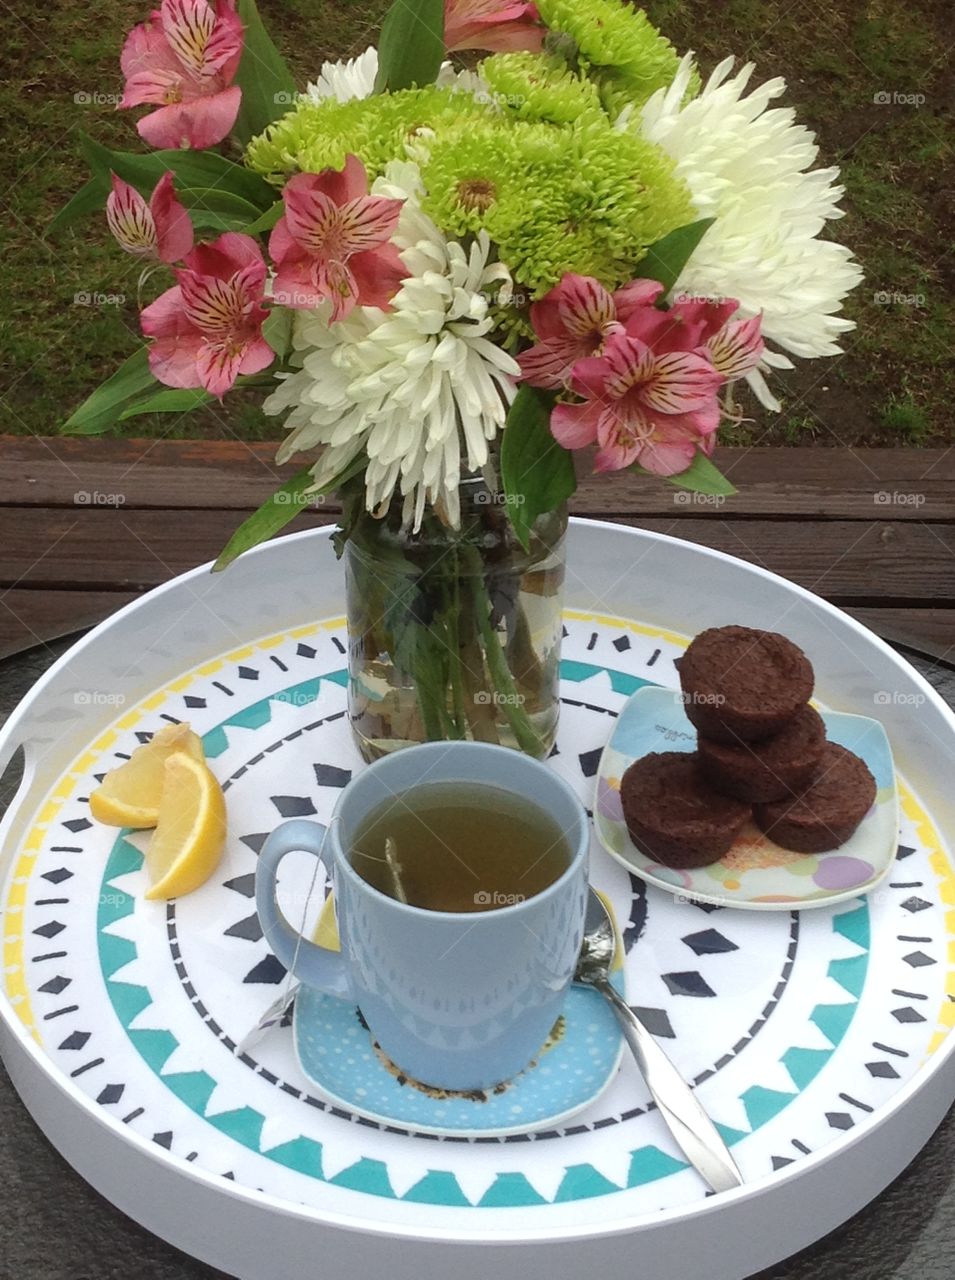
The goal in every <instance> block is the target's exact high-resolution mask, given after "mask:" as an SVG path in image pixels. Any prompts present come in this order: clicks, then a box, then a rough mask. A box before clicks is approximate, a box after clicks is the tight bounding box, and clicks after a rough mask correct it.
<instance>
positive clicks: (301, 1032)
mask: <svg viewBox="0 0 955 1280" xmlns="http://www.w3.org/2000/svg"><path fill="white" fill-rule="evenodd" d="M604 901H605V902H607V905H608V907H610V910H611V914H612V913H613V908H612V906H611V904H610V903H609V900H608V899H606V898H605V899H604ZM329 902H330V899H329V900H327V901H326V909H327V906H328V903H329ZM324 914H325V913H324V912H323V915H324ZM614 932H615V933H616V936H617V957H616V960H615V963H614V972H613V973H612V974H611V981H612V982H613V983H614V985H615V986H616V987H617V989H618V990H619V991H621V992H623V990H624V982H623V968H622V959H621V957H622V956H623V946H622V943H621V941H620V932H619V928H618V926H617V924H616V920H615V921H614ZM323 941H324V942H325V945H329V943H330V942H332V941H333V939H332V938H325V939H323ZM294 1034H295V1050H296V1054H297V1057H298V1062H299V1066H300V1067H301V1069H302V1071H303V1072H304V1073H305V1075H306V1076H307V1077H308V1078H309V1080H311V1082H312V1083H313V1084H314V1085H315V1087H316V1089H317V1090H318V1091H319V1092H320V1093H321V1094H323V1095H324V1096H325V1097H326V1098H328V1099H329V1101H331V1102H332V1103H333V1104H335V1105H337V1106H340V1107H342V1108H343V1109H345V1110H347V1111H349V1112H352V1113H354V1114H357V1115H361V1116H365V1117H366V1118H367V1119H369V1120H374V1121H376V1122H377V1123H379V1124H382V1125H386V1126H396V1125H397V1126H400V1127H401V1128H402V1129H408V1130H411V1131H413V1132H415V1133H431V1134H438V1135H448V1134H453V1135H455V1136H457V1137H459V1138H480V1137H485V1138H491V1137H496V1138H501V1137H505V1136H506V1135H508V1134H514V1133H527V1132H529V1131H532V1130H535V1129H553V1128H555V1127H557V1126H559V1125H561V1124H562V1123H563V1122H564V1121H566V1120H568V1119H570V1117H571V1116H573V1115H576V1114H577V1112H578V1111H582V1110H583V1109H584V1108H585V1107H588V1106H590V1104H591V1103H592V1102H595V1101H596V1100H597V1099H598V1098H599V1097H600V1095H601V1094H602V1093H603V1092H604V1090H605V1089H606V1088H607V1087H608V1085H609V1084H610V1083H611V1081H612V1080H613V1078H614V1076H615V1075H616V1074H617V1068H618V1067H619V1065H620V1059H621V1056H622V1054H623V1049H624V1043H623V1037H622V1035H621V1033H620V1028H619V1026H618V1024H617V1020H616V1018H615V1017H614V1015H613V1012H612V1011H611V1008H610V1006H609V1004H608V1003H607V1001H606V1000H604V999H603V997H602V996H600V995H598V993H597V992H596V991H593V990H592V989H590V988H588V987H582V986H578V985H577V984H576V983H575V984H573V985H572V986H571V987H570V990H569V991H568V993H567V1002H566V1004H565V1006H564V1013H563V1016H562V1018H561V1020H560V1023H559V1024H558V1026H557V1027H556V1028H555V1032H554V1034H553V1035H552V1038H551V1039H550V1040H549V1041H548V1042H547V1044H546V1045H544V1047H543V1048H542V1050H541V1052H540V1053H539V1055H538V1057H537V1058H536V1059H535V1061H534V1062H533V1063H532V1064H531V1065H530V1066H529V1067H528V1068H527V1069H526V1070H525V1071H522V1072H521V1074H520V1075H519V1076H517V1077H515V1078H514V1079H513V1080H509V1081H506V1082H505V1083H504V1084H503V1085H501V1086H499V1087H498V1088H497V1089H489V1090H486V1091H481V1092H475V1093H473V1094H472V1093H447V1092H443V1091H440V1090H436V1089H428V1088H425V1087H423V1086H421V1085H418V1084H416V1083H415V1082H413V1081H411V1080H408V1078H407V1077H406V1076H404V1075H402V1074H401V1073H400V1072H399V1071H398V1069H397V1068H396V1067H395V1066H394V1064H392V1063H390V1062H389V1061H388V1059H387V1058H385V1057H384V1056H383V1055H382V1053H381V1051H380V1050H379V1049H378V1047H377V1045H375V1044H374V1042H373V1040H372V1037H371V1035H370V1034H369V1032H368V1029H367V1027H366V1026H365V1024H364V1023H363V1021H362V1020H361V1018H360V1016H359V1013H358V1010H357V1009H356V1008H355V1006H354V1005H353V1004H352V1003H351V1002H350V1001H348V1000H341V999H337V998H335V997H334V996H327V995H323V994H322V993H320V992H317V991H314V990H312V989H311V988H307V987H303V988H301V989H300V991H299V992H298V994H297V995H296V997H295V1015H294Z"/></svg>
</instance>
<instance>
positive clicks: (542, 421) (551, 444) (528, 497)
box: [501, 386, 577, 550]
mask: <svg viewBox="0 0 955 1280" xmlns="http://www.w3.org/2000/svg"><path fill="white" fill-rule="evenodd" d="M552 407H553V398H552V397H550V396H548V397H546V398H545V397H544V396H542V395H541V394H540V392H538V391H535V390H534V388H533V387H528V386H523V387H521V388H520V390H519V391H518V393H517V395H516V396H515V398H514V403H513V404H512V405H511V407H510V409H509V410H508V414H507V421H506V423H505V424H504V436H503V441H502V444H501V479H502V480H503V482H504V496H505V499H506V501H507V512H508V515H509V517H510V521H511V524H512V525H513V526H514V532H515V533H516V534H517V536H518V538H519V539H520V543H521V546H523V547H524V549H525V550H527V548H528V546H529V545H530V532H531V528H532V526H533V524H534V521H535V520H536V519H537V517H538V516H539V515H543V513H544V512H545V511H553V510H554V508H555V507H557V506H558V505H559V504H560V503H561V502H563V501H564V500H565V499H566V498H569V497H570V495H571V494H572V493H573V492H574V490H575V489H576V487H577V479H576V477H575V475H574V462H573V458H572V457H571V455H570V453H568V451H567V450H566V449H564V448H563V447H562V446H561V445H559V444H558V443H557V441H556V440H555V439H554V437H553V436H552V435H551V433H550V411H551V408H552Z"/></svg>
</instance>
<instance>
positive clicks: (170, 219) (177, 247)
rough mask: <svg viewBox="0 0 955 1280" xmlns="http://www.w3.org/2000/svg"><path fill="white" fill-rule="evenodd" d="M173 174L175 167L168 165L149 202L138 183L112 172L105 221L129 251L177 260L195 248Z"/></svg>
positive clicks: (159, 259)
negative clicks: (139, 188) (136, 184)
mask: <svg viewBox="0 0 955 1280" xmlns="http://www.w3.org/2000/svg"><path fill="white" fill-rule="evenodd" d="M172 177H173V175H172V170H171V169H167V170H166V172H165V173H164V174H163V176H162V177H161V178H160V179H159V181H158V182H157V183H156V186H155V189H154V190H153V193H152V195H151V196H150V197H149V203H148V204H147V203H146V201H145V200H144V199H143V197H142V196H141V195H140V194H139V192H138V191H137V190H136V188H135V187H131V186H130V185H129V183H128V182H124V181H123V180H122V178H118V177H117V176H116V174H115V173H114V174H113V175H112V178H113V189H112V191H111V192H110V193H109V195H108V196H107V197H106V221H107V223H108V225H109V229H110V231H112V233H113V235H114V236H115V237H116V239H117V240H118V241H119V246H120V248H121V249H125V251H126V252H127V253H131V254H133V255H134V256H135V257H137V258H150V259H152V260H153V261H154V262H178V261H179V260H180V258H184V257H185V256H186V254H187V253H188V252H189V250H190V249H191V248H192V242H193V235H192V223H191V222H190V220H189V214H188V213H187V212H186V210H185V208H184V207H183V205H182V204H181V203H180V202H179V200H178V199H177V198H176V192H175V189H174V187H173V185H172Z"/></svg>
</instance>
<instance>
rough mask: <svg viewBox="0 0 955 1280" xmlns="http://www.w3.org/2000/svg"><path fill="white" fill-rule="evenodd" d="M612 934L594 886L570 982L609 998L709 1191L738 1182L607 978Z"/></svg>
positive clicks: (725, 1153)
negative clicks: (579, 983)
mask: <svg viewBox="0 0 955 1280" xmlns="http://www.w3.org/2000/svg"><path fill="white" fill-rule="evenodd" d="M615 947H616V938H615V935H614V930H613V923H612V921H611V919H610V915H609V914H608V912H607V908H606V907H605V906H604V904H603V902H601V900H600V898H599V896H598V895H597V893H595V891H594V890H593V889H591V890H590V892H589V896H588V899H587V915H586V918H585V921H584V941H583V945H582V946H581V949H580V959H579V960H578V961H577V972H576V973H575V974H574V981H575V982H581V983H583V984H584V985H585V986H590V987H593V988H594V989H595V990H596V991H599V992H600V994H601V995H602V996H604V997H605V998H606V999H607V1000H609V1002H610V1005H611V1008H612V1009H613V1011H614V1013H615V1014H616V1015H617V1021H618V1022H619V1023H620V1026H621V1029H622V1030H623V1034H624V1036H625V1038H626V1041H627V1043H628V1044H629V1046H630V1048H631V1049H632V1050H633V1056H634V1057H635V1058H636V1060H637V1065H638V1066H639V1068H640V1071H641V1073H642V1075H643V1078H644V1080H645V1081H646V1084H647V1088H648V1089H649V1090H650V1093H651V1094H652V1096H653V1100H654V1102H655V1103H656V1104H657V1106H658V1107H659V1108H660V1114H661V1116H663V1119H664V1120H665V1121H666V1123H667V1127H668V1128H669V1130H670V1132H671V1133H672V1134H673V1137H674V1138H675V1139H676V1141H677V1143H678V1144H679V1146H680V1149H681V1150H682V1151H683V1153H684V1154H685V1155H686V1157H687V1159H688V1160H689V1161H690V1163H691V1164H692V1165H693V1167H694V1169H696V1171H697V1173H698V1174H699V1175H700V1177H701V1178H702V1179H703V1181H704V1182H706V1183H708V1185H709V1186H711V1187H712V1188H713V1190H714V1191H729V1190H731V1189H732V1188H733V1187H739V1186H741V1185H742V1182H743V1177H742V1174H741V1173H740V1171H739V1169H738V1168H737V1167H736V1162H735V1161H734V1160H733V1157H732V1156H731V1155H730V1153H729V1150H728V1148H727V1146H726V1143H725V1142H724V1141H723V1139H722V1138H721V1137H720V1135H719V1133H718V1132H717V1130H716V1126H715V1125H714V1124H713V1121H712V1120H711V1119H710V1118H709V1116H708V1115H707V1114H706V1112H705V1111H704V1110H703V1108H702V1107H701V1106H700V1104H699V1102H697V1100H696V1095H695V1094H694V1093H693V1090H692V1089H691V1087H690V1086H689V1085H688V1084H687V1082H686V1081H685V1080H684V1079H683V1077H682V1076H681V1075H680V1073H679V1072H678V1071H677V1069H676V1067H675V1066H674V1065H673V1063H672V1062H671V1061H670V1059H669V1058H668V1057H667V1056H666V1054H665V1053H664V1052H663V1050H662V1049H661V1048H660V1046H659V1045H658V1044H657V1042H656V1040H654V1038H653V1036H652V1035H651V1034H650V1032H649V1031H648V1030H647V1029H646V1027H645V1026H644V1025H643V1023H642V1022H641V1021H640V1019H639V1018H638V1017H637V1015H636V1014H635V1013H634V1012H633V1010H632V1009H631V1008H630V1006H629V1005H628V1004H627V1002H626V1001H625V1000H624V998H623V997H622V996H621V995H620V993H619V992H618V991H617V989H616V987H614V986H613V985H612V984H611V982H610V966H611V964H612V963H613V956H614V950H615Z"/></svg>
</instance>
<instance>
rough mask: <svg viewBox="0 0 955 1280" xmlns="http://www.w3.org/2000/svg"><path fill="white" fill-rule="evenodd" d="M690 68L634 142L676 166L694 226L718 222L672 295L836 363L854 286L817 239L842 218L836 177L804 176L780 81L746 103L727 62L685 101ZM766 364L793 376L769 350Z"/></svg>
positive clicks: (652, 106)
mask: <svg viewBox="0 0 955 1280" xmlns="http://www.w3.org/2000/svg"><path fill="white" fill-rule="evenodd" d="M692 66H693V62H692V55H687V57H685V58H684V59H683V61H682V63H681V64H680V70H679V72H678V74H677V76H676V78H675V79H674V80H673V83H672V84H671V85H670V86H669V87H668V88H667V89H665V90H663V89H661V90H659V91H658V92H657V93H655V94H654V95H653V97H652V98H650V100H649V101H648V102H647V103H646V104H645V105H644V107H643V110H642V112H641V117H640V128H641V132H642V134H643V136H644V137H645V138H646V139H648V141H650V142H654V143H656V144H657V145H658V146H660V147H662V148H663V150H664V151H666V152H667V154H668V155H670V156H671V157H672V159H673V160H674V161H675V163H676V171H677V173H678V174H679V176H680V177H681V178H682V179H683V180H684V181H685V182H686V184H687V186H688V188H689V190H690V194H691V196H692V199H693V203H694V206H695V208H696V210H697V212H698V213H699V215H700V217H701V218H708V217H715V218H716V222H715V223H714V224H713V226H712V227H710V229H709V230H708V231H707V233H706V235H705V236H704V237H703V239H702V241H701V243H700V246H699V248H698V249H697V250H696V252H695V253H694V254H693V256H692V257H691V259H690V261H689V262H688V263H687V266H686V269H685V270H684V272H683V274H682V275H681V276H680V279H679V281H678V282H677V290H678V291H679V292H681V293H685V294H694V295H704V296H708V297H714V296H720V297H733V298H739V300H740V303H741V311H742V313H743V314H745V315H756V314H757V313H758V312H760V311H761V312H762V313H763V325H762V331H763V336H764V337H765V338H766V339H768V340H769V341H770V342H773V343H775V344H777V345H778V346H780V347H783V348H784V349H785V350H786V351H788V352H790V353H791V354H793V355H796V356H830V355H837V354H838V353H839V352H840V350H841V348H840V347H839V345H838V338H839V335H840V334H842V333H844V332H846V330H848V329H852V328H853V327H854V326H853V324H852V322H851V321H849V320H846V319H844V318H843V317H842V316H839V315H837V314H836V312H838V310H839V308H840V306H841V304H842V300H843V299H844V298H845V296H846V294H847V293H848V292H849V291H850V290H851V289H853V288H855V286H856V285H857V284H858V283H859V281H860V280H861V279H862V271H861V269H860V268H859V265H858V263H857V262H856V261H855V260H854V258H853V257H852V254H851V253H850V251H849V250H848V249H847V248H845V246H844V245H840V244H836V243H834V242H833V241H830V240H820V239H819V238H818V237H819V234H820V232H821V231H822V230H823V228H824V227H825V224H826V222H827V221H829V220H830V219H832V218H841V217H842V216H843V211H842V210H841V209H840V208H839V207H838V202H839V200H840V199H841V197H842V195H843V193H844V188H843V187H841V186H840V185H838V181H837V179H838V177H839V170H838V169H835V168H831V169H816V170H810V166H811V165H812V164H813V163H814V162H815V160H816V157H817V155H818V148H817V146H816V140H815V135H814V134H813V133H812V132H811V131H810V130H808V129H806V128H804V127H803V126H802V125H798V124H796V123H795V118H794V115H795V113H794V112H793V111H792V110H790V109H789V108H781V107H773V108H770V107H769V104H770V103H771V102H772V101H773V99H775V98H778V97H779V96H780V94H782V93H783V92H784V91H785V88H786V82H785V81H784V80H782V79H778V78H777V79H775V80H770V81H768V82H767V83H766V84H763V85H760V86H759V87H758V88H756V89H753V90H752V92H750V93H748V94H747V93H746V92H745V90H746V88H747V85H748V84H749V80H750V77H751V75H752V72H753V67H752V64H748V65H746V66H745V67H743V69H742V70H741V71H740V72H739V73H738V74H737V75H735V76H733V77H731V78H730V72H731V70H732V67H733V59H732V58H727V59H726V60H725V61H723V62H721V63H720V65H719V66H718V67H717V68H716V70H715V71H714V72H713V74H712V75H711V76H710V78H709V80H708V81H707V83H706V85H705V86H704V88H703V90H702V92H701V93H700V94H699V95H698V96H697V97H696V98H694V99H692V100H690V101H684V99H685V95H686V91H687V86H688V84H689V79H690V75H691V71H692ZM621 123H622V124H623V125H624V126H626V124H627V122H626V121H622V122H621ZM766 363H767V364H769V365H775V366H776V367H784V368H785V367H788V368H791V367H792V365H791V362H790V361H789V360H788V359H787V358H786V357H785V356H782V355H780V354H778V353H774V352H768V353H767V359H766ZM750 382H751V384H752V385H753V387H754V390H756V392H757V394H759V395H760V399H762V400H763V401H764V403H768V404H769V405H770V407H775V408H778V407H779V406H778V402H776V401H774V400H773V397H772V396H771V394H770V393H769V391H768V388H767V387H766V384H765V382H764V381H763V379H762V376H761V375H760V374H759V373H758V372H757V373H755V374H753V375H751V376H750Z"/></svg>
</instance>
